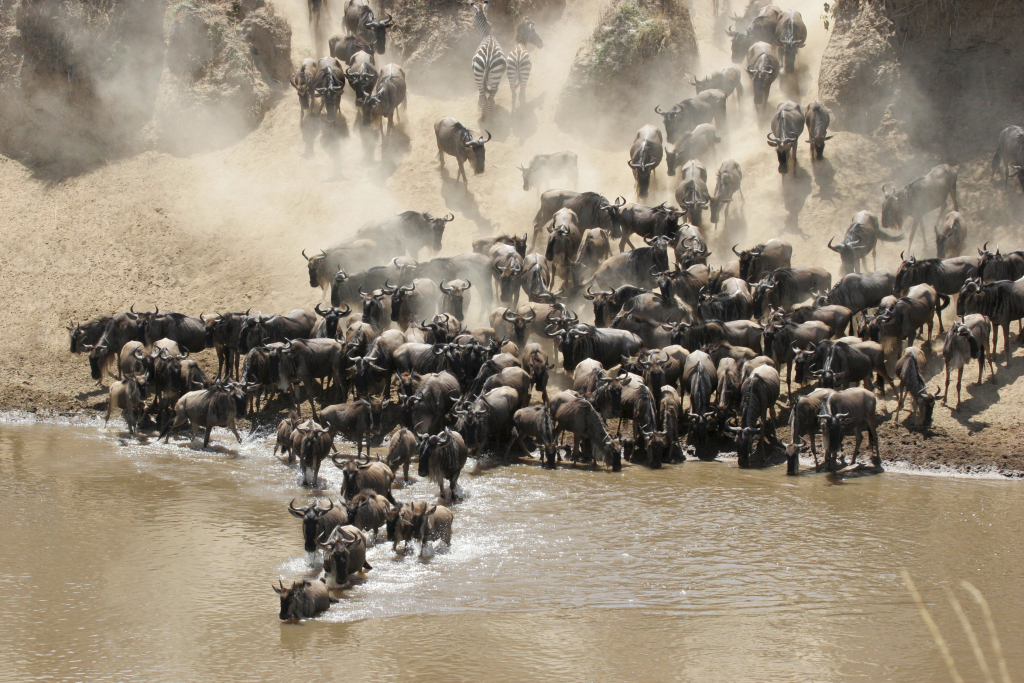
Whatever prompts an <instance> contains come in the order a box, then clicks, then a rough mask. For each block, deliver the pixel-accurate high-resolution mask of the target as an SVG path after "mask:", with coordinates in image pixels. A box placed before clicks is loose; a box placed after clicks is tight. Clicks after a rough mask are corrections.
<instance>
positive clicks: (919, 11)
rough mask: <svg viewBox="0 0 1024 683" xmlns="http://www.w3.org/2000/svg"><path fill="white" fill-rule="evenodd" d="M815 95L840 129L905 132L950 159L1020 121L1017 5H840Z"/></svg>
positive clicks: (902, 0)
mask: <svg viewBox="0 0 1024 683" xmlns="http://www.w3.org/2000/svg"><path fill="white" fill-rule="evenodd" d="M833 18H834V21H835V26H834V28H833V32H832V36H831V39H830V41H829V46H828V49H827V50H826V52H825V54H824V56H823V58H822V61H821V72H820V76H819V92H820V95H821V98H822V101H823V102H824V103H825V104H826V106H828V107H829V108H831V109H832V111H833V113H834V114H835V115H836V116H835V119H834V120H835V125H836V127H837V128H838V129H840V130H851V131H855V132H864V133H866V132H872V131H875V130H878V129H879V128H881V129H882V130H883V131H885V130H889V129H895V130H898V131H900V132H904V133H906V135H907V136H908V139H909V142H910V143H911V144H912V145H913V146H914V147H916V148H919V149H922V150H926V151H929V152H931V153H934V154H936V155H938V156H940V157H942V158H944V159H946V160H947V161H951V162H957V161H962V160H966V159H970V158H972V157H974V156H975V155H976V154H977V153H978V152H979V150H980V149H985V150H990V149H991V147H992V146H993V144H994V140H995V139H997V138H998V135H999V131H1000V130H1001V129H1002V128H1003V127H1005V126H1006V125H1008V124H1010V123H1021V121H1022V120H1024V69H1021V64H1020V60H1019V49H1020V46H1021V45H1022V44H1024V3H1021V2H1007V1H1006V0H971V1H970V2H968V1H966V0H932V1H929V2H920V1H919V0H839V1H838V2H836V3H835V8H834V17H833Z"/></svg>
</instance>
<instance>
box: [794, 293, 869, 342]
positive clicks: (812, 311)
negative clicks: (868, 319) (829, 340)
mask: <svg viewBox="0 0 1024 683" xmlns="http://www.w3.org/2000/svg"><path fill="white" fill-rule="evenodd" d="M786 317H787V318H788V319H789V320H791V321H793V322H795V323H805V322H807V321H808V320H820V321H821V322H823V323H825V324H826V325H828V327H829V329H830V330H832V334H833V335H839V334H842V332H843V331H844V330H846V329H847V328H848V327H849V328H850V330H851V334H852V332H853V329H852V326H851V325H850V323H852V322H853V311H851V310H850V309H849V308H847V307H846V306H840V305H838V304H826V303H824V297H822V296H818V297H816V298H815V299H814V300H813V301H812V302H811V303H810V304H807V305H806V306H797V307H795V308H793V310H791V311H790V312H789V313H787V314H786Z"/></svg>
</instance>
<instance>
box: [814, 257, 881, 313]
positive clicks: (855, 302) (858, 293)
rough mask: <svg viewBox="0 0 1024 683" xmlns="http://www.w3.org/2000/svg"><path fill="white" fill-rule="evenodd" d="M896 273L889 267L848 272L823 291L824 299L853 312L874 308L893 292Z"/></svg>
mask: <svg viewBox="0 0 1024 683" xmlns="http://www.w3.org/2000/svg"><path fill="white" fill-rule="evenodd" d="M895 283H896V275H895V274H894V273H893V272H892V269H891V268H881V269H879V270H875V271H872V272H870V273H849V274H847V275H845V276H844V277H843V279H842V280H840V281H839V282H837V283H836V286H835V287H833V288H832V289H830V290H828V292H826V293H825V301H826V302H827V303H829V304H836V305H839V306H845V307H847V308H849V309H850V310H851V311H852V312H853V313H854V314H857V313H860V312H861V311H864V310H867V309H868V308H874V307H876V306H878V304H879V303H881V301H882V299H883V298H884V297H886V296H889V295H891V294H892V293H893V287H894V286H895Z"/></svg>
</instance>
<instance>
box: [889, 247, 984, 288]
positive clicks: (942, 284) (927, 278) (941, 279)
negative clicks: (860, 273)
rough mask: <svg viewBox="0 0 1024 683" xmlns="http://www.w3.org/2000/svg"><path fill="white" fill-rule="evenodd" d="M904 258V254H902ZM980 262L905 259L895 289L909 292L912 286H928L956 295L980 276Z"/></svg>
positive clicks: (958, 258) (971, 258)
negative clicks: (965, 284)
mask: <svg viewBox="0 0 1024 683" xmlns="http://www.w3.org/2000/svg"><path fill="white" fill-rule="evenodd" d="M900 257H901V258H902V257H903V254H900ZM978 263H979V260H978V258H977V257H974V256H956V257H953V258H948V259H937V258H930V259H917V258H914V257H913V256H908V257H906V258H903V261H902V263H900V267H899V270H897V271H896V280H895V282H894V283H893V289H894V290H895V291H896V292H904V293H905V292H907V291H908V290H909V289H910V288H911V287H912V286H914V285H918V284H928V285H931V286H932V287H934V288H935V291H937V292H938V293H939V294H947V295H950V296H952V295H954V294H957V293H959V292H960V288H961V287H963V286H964V283H965V282H967V280H968V279H969V278H972V277H975V276H976V275H977V274H978Z"/></svg>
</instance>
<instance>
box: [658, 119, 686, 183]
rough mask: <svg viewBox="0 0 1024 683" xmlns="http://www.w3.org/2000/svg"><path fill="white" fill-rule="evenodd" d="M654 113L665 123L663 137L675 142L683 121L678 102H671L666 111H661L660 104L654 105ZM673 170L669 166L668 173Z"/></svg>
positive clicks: (671, 173)
mask: <svg viewBox="0 0 1024 683" xmlns="http://www.w3.org/2000/svg"><path fill="white" fill-rule="evenodd" d="M654 113H656V114H660V115H661V118H662V121H663V122H664V124H665V139H667V140H668V141H669V142H675V141H676V140H678V139H679V135H680V133H682V130H681V126H682V125H683V123H684V117H683V109H682V107H680V106H679V105H678V104H673V105H672V108H671V109H669V110H668V111H662V109H661V105H660V104H659V105H657V106H655V107H654ZM674 173H675V171H673V170H672V167H671V166H669V168H668V174H669V175H673V174H674Z"/></svg>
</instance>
